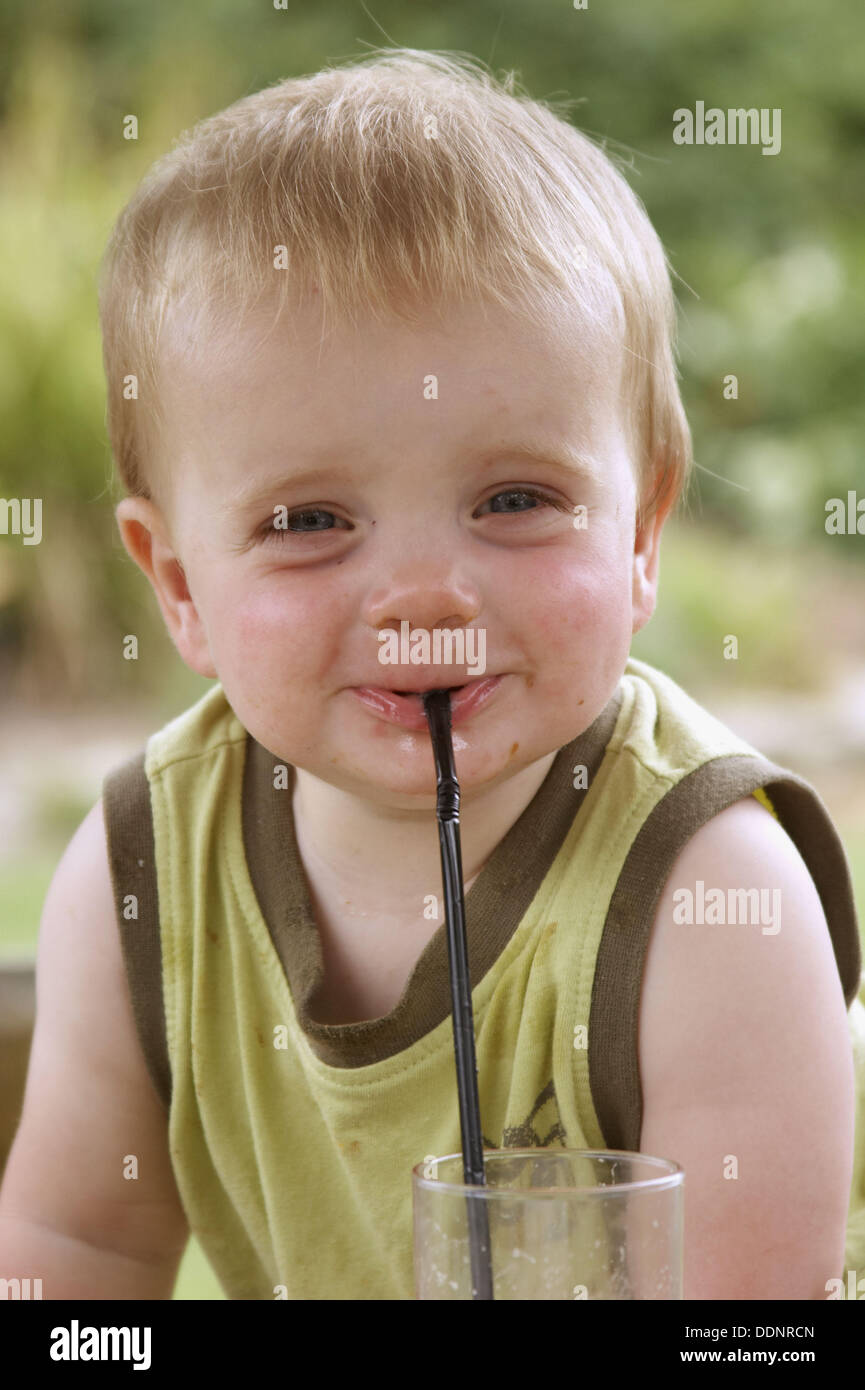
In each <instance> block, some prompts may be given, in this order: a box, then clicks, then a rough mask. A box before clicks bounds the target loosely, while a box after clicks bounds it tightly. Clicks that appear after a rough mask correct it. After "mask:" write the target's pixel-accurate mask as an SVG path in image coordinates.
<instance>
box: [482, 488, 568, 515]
mask: <svg viewBox="0 0 865 1390" xmlns="http://www.w3.org/2000/svg"><path fill="white" fill-rule="evenodd" d="M500 497H532V498H534V499H535V500H536V501H538V502H543V503H544V504H545V505H546V506H548V507H554V508H555V509H556V510H557V511H560V512H569V511H571V510H572V508H571V507H569V506H568V504H567V503H566V502H560V501H559V500H558V498H556V497H550V496H548V494H547V493H546V492H541V491H539V489H538V488H534V487H509V488H505V489H503V491H501V492H497V493H495V494H494V495H493V496H492V497H488V498H487V501H486V502H484V503H483V504H482V509H483V507H486V506H487V505H488V504H489V503H491V502H497V501H498V499H499V498H500ZM537 510H538V508H537V507H528V508H526V507H513V506H507V507H505V508H504V509H503V511H502V512H499V513H498V515H500V516H501V515H507V513H508V512H523V511H531V512H535V511H537Z"/></svg>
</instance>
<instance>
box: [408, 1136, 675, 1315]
mask: <svg viewBox="0 0 865 1390" xmlns="http://www.w3.org/2000/svg"><path fill="white" fill-rule="evenodd" d="M484 1173H485V1176H486V1183H487V1185H486V1187H477V1186H471V1185H467V1184H465V1183H464V1182H463V1162H462V1155H461V1154H448V1155H446V1156H445V1157H443V1158H428V1159H427V1160H426V1161H425V1162H424V1163H419V1164H418V1165H417V1166H416V1167H415V1168H413V1169H412V1207H413V1212H414V1272H415V1296H416V1298H419V1299H471V1298H473V1296H474V1295H473V1293H472V1270H471V1258H470V1249H469V1214H468V1207H469V1203H483V1204H484V1205H485V1207H486V1213H487V1221H488V1228H489V1238H490V1253H491V1259H492V1280H493V1294H494V1297H495V1298H497V1299H519V1300H526V1299H568V1300H572V1299H636V1298H640V1299H679V1298H681V1297H682V1266H683V1235H684V1180H685V1174H684V1171H683V1170H682V1168H680V1167H679V1165H678V1164H677V1163H672V1162H671V1161H670V1160H668V1159H665V1158H652V1157H650V1156H649V1155H648V1154H640V1153H627V1152H625V1151H622V1150H615V1149H611V1150H607V1151H603V1152H602V1151H600V1150H589V1149H490V1150H487V1151H486V1152H485V1154H484Z"/></svg>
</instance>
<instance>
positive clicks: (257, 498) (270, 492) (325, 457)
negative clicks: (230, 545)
mask: <svg viewBox="0 0 865 1390" xmlns="http://www.w3.org/2000/svg"><path fill="white" fill-rule="evenodd" d="M350 452H351V449H350V448H347V449H346V450H344V451H342V452H340V451H339V450H336V449H329V450H328V451H327V452H326V453H322V454H321V455H320V459H321V462H320V463H319V464H318V465H311V466H310V467H308V468H304V469H301V470H300V471H299V472H296V473H281V474H279V475H275V476H274V477H273V478H271V479H269V480H266V481H264V482H260V481H258V480H257V479H252V480H251V481H250V482H248V483H247V484H246V485H241V486H240V487H239V488H236V489H234V491H233V492H232V493H231V494H230V496H229V497H228V499H227V500H226V503H225V509H226V510H227V511H228V510H234V509H235V508H238V507H239V508H246V507H252V506H255V505H260V504H261V503H262V502H265V501H267V499H268V498H269V497H273V496H274V495H275V494H276V493H278V492H279V491H280V489H281V488H289V487H290V488H297V487H303V486H306V485H308V484H320V483H322V482H323V481H324V480H325V479H327V481H328V482H330V481H331V480H333V481H344V482H348V481H350V480H351V479H352V478H353V477H355V476H356V467H355V466H354V465H351V464H346V463H345V462H341V463H338V464H334V463H332V462H331V460H334V459H342V460H344V458H345V455H346V454H347V453H350ZM509 459H513V460H515V461H516V462H522V463H535V464H538V465H539V466H541V467H546V468H552V469H556V470H558V471H559V472H560V473H561V474H562V475H563V476H567V477H575V476H576V477H579V478H582V479H584V480H586V481H589V482H597V481H599V480H600V479H601V478H602V477H603V475H604V472H605V469H604V465H603V463H602V462H601V460H600V459H597V458H595V457H594V455H592V454H589V453H586V452H584V451H581V450H579V449H575V448H573V446H572V445H571V444H569V443H568V441H567V440H565V439H557V440H550V441H541V440H537V441H536V440H529V439H506V440H502V441H501V442H499V443H496V444H492V445H486V446H485V447H484V448H483V449H481V450H479V451H476V452H475V453H474V454H473V455H471V457H470V458H469V459H468V460H467V462H469V463H471V464H472V465H474V466H475V467H479V468H491V467H492V466H493V464H495V463H506V462H507V461H508V460H509Z"/></svg>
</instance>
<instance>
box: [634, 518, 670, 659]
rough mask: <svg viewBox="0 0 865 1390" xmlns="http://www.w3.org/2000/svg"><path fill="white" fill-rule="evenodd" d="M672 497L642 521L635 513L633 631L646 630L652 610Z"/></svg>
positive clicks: (655, 597) (653, 608) (656, 591)
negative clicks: (663, 536)
mask: <svg viewBox="0 0 865 1390" xmlns="http://www.w3.org/2000/svg"><path fill="white" fill-rule="evenodd" d="M671 507H672V498H670V499H669V500H668V499H667V498H663V499H661V501H660V502H659V504H658V505H657V507H656V509H655V511H654V513H653V514H652V515H651V516H650V517H649V518H648V519H644V518H643V516H642V514H641V512H640V511H639V510H638V512H637V525H636V534H635V536H634V570H633V589H632V595H631V597H632V605H633V620H634V625H633V628H632V629H631V630H632V632H639V631H640V629H641V628H643V627H645V625H646V623H647V622H648V621H649V619H650V618H651V616H652V614H653V613H654V611H655V601H656V599H657V594H658V565H659V562H660V558H661V532H662V531H663V529H664V523H665V522H666V520H667V517H668V516H669V514H670V509H671Z"/></svg>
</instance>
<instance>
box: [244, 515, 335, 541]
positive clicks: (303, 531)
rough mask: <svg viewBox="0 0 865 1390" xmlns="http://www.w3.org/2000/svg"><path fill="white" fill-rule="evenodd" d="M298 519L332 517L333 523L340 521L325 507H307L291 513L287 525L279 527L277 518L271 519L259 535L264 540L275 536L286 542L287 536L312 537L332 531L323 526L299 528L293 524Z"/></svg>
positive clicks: (287, 518) (286, 520)
mask: <svg viewBox="0 0 865 1390" xmlns="http://www.w3.org/2000/svg"><path fill="white" fill-rule="evenodd" d="M298 517H330V519H331V520H332V521H339V520H340V518H339V517H337V516H335V515H334V513H333V512H329V511H327V510H326V509H325V508H324V507H305V508H302V509H300V510H298V511H296V512H289V513H288V515H287V517H286V518H285V525H282V524H279V525H277V518H276V517H269V518H268V520H267V521H266V522H265V523H264V525H263V526H262V527H261V528H260V530H259V535H260V536H261V537H262V539H265V538H267V537H268V536H275V537H276V539H277V540H285V537H286V536H287V535H293V536H303V535H311V534H314V533H315V532H316V531H327V530H331V529H332V528H331V527H328V526H321V525H315V526H303V527H300V528H297V527H295V526H294V525H293V524H292V523H293V522H294V521H295V520H296V519H297V518H298Z"/></svg>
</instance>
